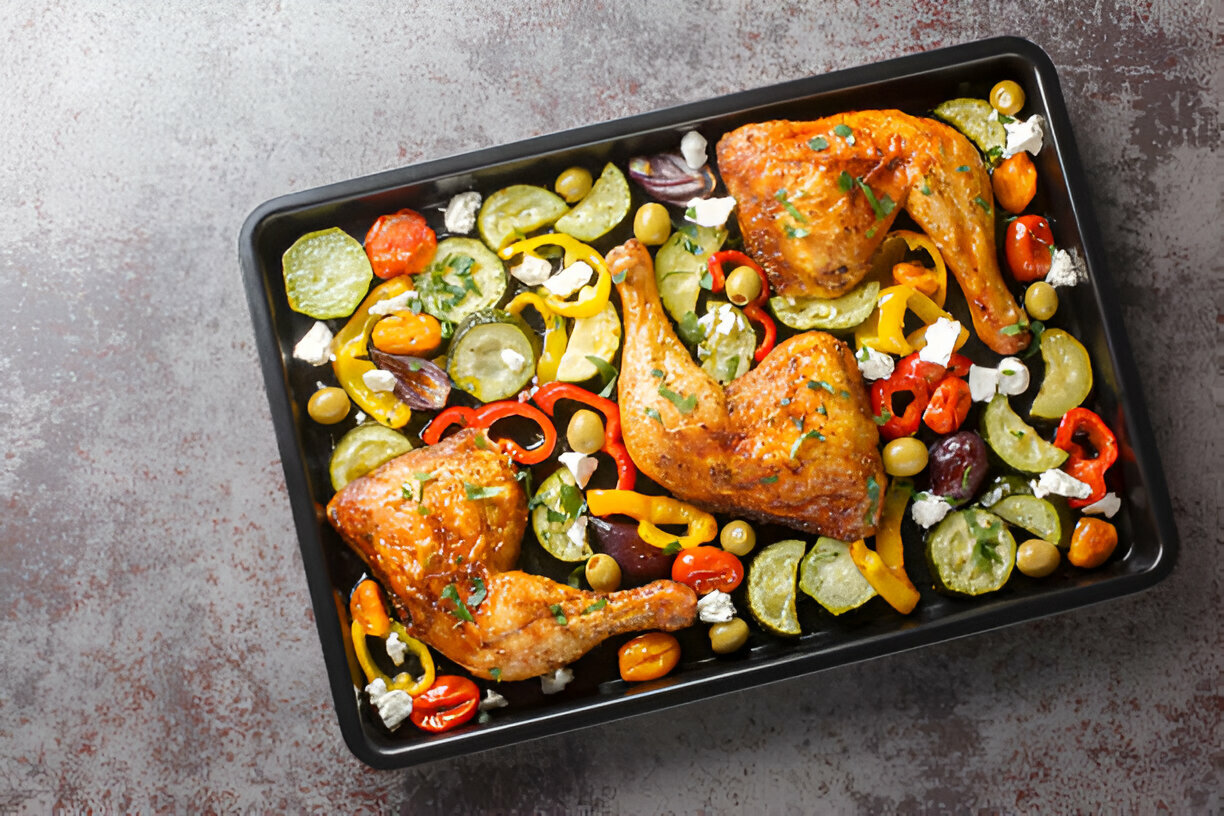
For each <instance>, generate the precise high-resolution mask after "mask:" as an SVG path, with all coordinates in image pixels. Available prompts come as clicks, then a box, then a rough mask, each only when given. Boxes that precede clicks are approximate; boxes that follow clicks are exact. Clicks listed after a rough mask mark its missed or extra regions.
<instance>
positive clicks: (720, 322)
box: [697, 303, 738, 354]
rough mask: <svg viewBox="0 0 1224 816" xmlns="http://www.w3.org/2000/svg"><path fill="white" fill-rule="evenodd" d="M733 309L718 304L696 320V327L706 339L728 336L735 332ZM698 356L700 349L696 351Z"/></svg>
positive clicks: (727, 305)
mask: <svg viewBox="0 0 1224 816" xmlns="http://www.w3.org/2000/svg"><path fill="white" fill-rule="evenodd" d="M737 322H738V321H737V320H736V315H735V307H734V306H732V305H731V304H730V303H719V304H718V305H717V306H715V307H714V308H712V309H710V310H709V311H707V312H706V313H705V314H703V315H702V316H701V317H699V318H697V325H698V326H699V327H700V328H701V330H702V333H703V334H704V335H705V336H706V337H714V336H716V335H724V334H730V333H731V332H733V331H735V325H736V323H737ZM698 353H699V354H700V349H698Z"/></svg>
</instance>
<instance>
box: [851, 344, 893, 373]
mask: <svg viewBox="0 0 1224 816" xmlns="http://www.w3.org/2000/svg"><path fill="white" fill-rule="evenodd" d="M854 359H855V360H857V361H858V368H859V371H860V372H861V373H862V375H863V379H865V380H885V379H888V378H889V377H891V376H892V373H893V370H894V369H895V368H896V363H895V362H893V358H892V355H890V354H885V353H884V352H882V351H876V350H875V349H873V348H872V347H871V346H863V347H862V348H861V349H859V350H858V353H857V354H855V355H854Z"/></svg>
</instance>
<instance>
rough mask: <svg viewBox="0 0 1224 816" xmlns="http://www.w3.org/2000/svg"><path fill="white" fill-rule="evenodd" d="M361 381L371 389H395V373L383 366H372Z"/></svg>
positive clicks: (362, 376)
mask: <svg viewBox="0 0 1224 816" xmlns="http://www.w3.org/2000/svg"><path fill="white" fill-rule="evenodd" d="M361 381H362V382H363V383H365V387H366V388H368V389H370V390H371V391H380V392H381V391H394V390H395V375H394V374H392V373H391V372H390V371H383V370H382V369H381V368H372V369H370V370H369V371H367V372H365V373H364V374H362V375H361Z"/></svg>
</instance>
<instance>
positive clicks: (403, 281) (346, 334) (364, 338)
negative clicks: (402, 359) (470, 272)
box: [332, 275, 412, 428]
mask: <svg viewBox="0 0 1224 816" xmlns="http://www.w3.org/2000/svg"><path fill="white" fill-rule="evenodd" d="M411 288H412V282H411V280H410V279H409V277H408V276H407V275H400V276H399V277H396V278H392V279H391V280H389V281H387V282H386V283H383V284H380V285H379V286H376V287H375V288H374V290H373V291H372V292H370V294H369V295H367V296H366V299H365V300H364V301H362V303H361V306H360V307H358V309H357V311H355V312H353V316H352V317H351V318H349V322H348V323H346V324H345V326H344V328H343V329H341V330H340V331H339V332H337V333H336V337H335V339H333V340H332V353H333V354H334V355H335V358H336V359H335V360H334V361H333V362H332V370H333V371H335V372H336V379H337V380H338V381H339V382H340V387H341V388H343V389H344V390H345V392H347V393H348V395H349V397H351V398H352V400H353V402H355V403H357V406H358V407H359V408H361V410H363V411H365V412H366V413H367V414H369V415H370V417H372V418H373V419H374V420H375V421H377V422H381V423H382V424H383V425H386V426H387V427H388V428H402V427H404V426H405V425H407V424H408V420H409V419H411V418H412V409H411V408H409V407H408V406H407V405H406V404H404V402H403V401H401V400H400V399H399V398H398V397H396V396H395V394H393V393H391V392H390V391H374V390H371V389H370V388H369V387H368V386H367V385H366V384H365V380H363V379H362V375H363V374H365V373H366V372H367V371H373V370H374V369H375V368H377V366H375V365H374V364H373V363H371V362H370V361H369V360H367V359H362V358H364V357H366V356H367V355H368V354H369V350H368V344H369V341H370V332H372V331H373V330H374V324H375V323H377V322H378V321H379V320H380V319H381V317H382V315H372V314H370V307H371V306H373V305H374V304H375V303H378V302H379V301H381V300H386V299H388V298H393V297H395V296H396V295H402V294H403V293H404V292H407V291H408V290H409V289H411Z"/></svg>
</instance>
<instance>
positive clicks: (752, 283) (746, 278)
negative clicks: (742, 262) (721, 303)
mask: <svg viewBox="0 0 1224 816" xmlns="http://www.w3.org/2000/svg"><path fill="white" fill-rule="evenodd" d="M760 296H761V278H760V276H759V275H757V273H756V270H755V269H753V268H752V267H751V266H737V267H735V269H732V270H731V274H730V275H728V276H727V298H728V299H730V301H731V302H732V303H734V304H735V305H736V306H743V305H744V304H746V303H751V302H752V301H754V300H756V299H757V298H759V297H760Z"/></svg>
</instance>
